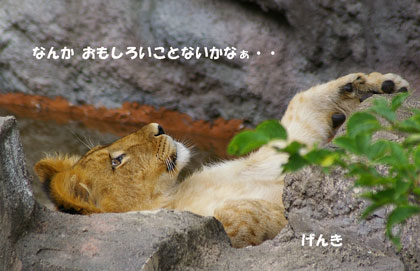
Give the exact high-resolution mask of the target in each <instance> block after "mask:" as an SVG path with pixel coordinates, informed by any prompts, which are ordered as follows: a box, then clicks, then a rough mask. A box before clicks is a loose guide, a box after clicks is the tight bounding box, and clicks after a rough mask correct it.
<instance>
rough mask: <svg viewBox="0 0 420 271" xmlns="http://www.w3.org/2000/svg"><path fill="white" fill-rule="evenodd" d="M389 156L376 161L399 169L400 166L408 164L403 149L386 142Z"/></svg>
mask: <svg viewBox="0 0 420 271" xmlns="http://www.w3.org/2000/svg"><path fill="white" fill-rule="evenodd" d="M387 145H388V149H389V155H386V156H384V157H381V158H380V159H377V162H378V163H382V164H387V165H390V166H392V167H394V168H397V169H398V168H401V166H403V165H406V164H408V158H407V155H406V153H405V152H404V149H403V148H402V147H401V145H399V144H398V143H396V142H392V141H387Z"/></svg>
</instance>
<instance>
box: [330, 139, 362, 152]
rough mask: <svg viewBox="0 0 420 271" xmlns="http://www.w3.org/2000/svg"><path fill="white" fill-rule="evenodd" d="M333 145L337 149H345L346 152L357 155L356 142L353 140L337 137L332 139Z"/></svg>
mask: <svg viewBox="0 0 420 271" xmlns="http://www.w3.org/2000/svg"><path fill="white" fill-rule="evenodd" d="M333 143H334V144H335V145H337V146H338V147H341V148H343V149H345V150H346V151H348V152H351V153H354V154H359V151H358V150H359V148H358V147H357V144H356V141H355V140H354V138H351V137H348V136H346V135H344V136H340V137H337V138H336V139H334V141H333Z"/></svg>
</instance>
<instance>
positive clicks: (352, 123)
mask: <svg viewBox="0 0 420 271" xmlns="http://www.w3.org/2000/svg"><path fill="white" fill-rule="evenodd" d="M379 129H381V124H380V123H379V121H378V120H377V119H376V118H375V117H374V116H373V115H371V114H369V113H366V112H357V113H355V114H353V116H351V117H350V119H349V121H348V122H347V134H348V135H349V136H350V137H355V136H356V135H359V134H362V133H363V134H365V133H370V134H372V133H373V132H376V131H378V130H379Z"/></svg>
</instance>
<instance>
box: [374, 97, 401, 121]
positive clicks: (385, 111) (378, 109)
mask: <svg viewBox="0 0 420 271" xmlns="http://www.w3.org/2000/svg"><path fill="white" fill-rule="evenodd" d="M373 104H374V106H372V107H371V108H370V109H369V111H373V112H375V113H376V114H378V115H380V116H382V117H384V118H385V119H386V120H388V121H389V122H391V123H394V122H395V119H396V115H395V112H394V111H393V110H392V109H391V108H390V107H389V105H388V102H387V101H386V100H385V99H383V98H381V99H376V100H374V101H373Z"/></svg>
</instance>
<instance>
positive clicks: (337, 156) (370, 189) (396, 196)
mask: <svg viewBox="0 0 420 271" xmlns="http://www.w3.org/2000/svg"><path fill="white" fill-rule="evenodd" d="M408 96H409V94H407V93H400V94H398V95H396V96H394V97H393V99H392V100H391V101H390V102H388V101H387V100H386V99H384V98H379V99H376V100H374V101H373V105H372V106H371V107H370V108H369V109H368V110H366V111H364V112H357V113H355V114H353V115H352V116H351V117H350V118H349V120H348V122H347V130H346V133H345V134H344V135H342V136H339V137H337V138H336V139H334V141H333V143H334V144H335V145H336V146H337V148H336V149H333V150H331V149H321V148H318V147H317V146H314V148H312V149H311V150H310V151H305V150H307V146H305V145H304V144H302V143H299V142H296V141H294V142H291V143H289V144H288V145H287V146H286V147H284V148H278V149H277V150H278V151H279V152H284V153H288V154H289V160H288V162H287V163H285V164H284V165H283V167H284V169H283V170H284V172H294V171H297V170H299V169H301V168H303V167H306V166H309V165H318V166H320V167H321V168H322V169H323V170H324V171H325V172H327V173H328V172H329V171H330V170H331V169H332V168H335V167H341V168H344V169H347V176H349V177H352V178H353V179H355V183H354V186H356V187H364V188H366V191H367V192H365V193H363V194H362V195H361V197H363V198H366V199H368V200H369V201H370V205H369V206H368V207H367V208H366V209H365V210H364V212H363V214H362V218H363V219H366V218H367V217H368V216H370V215H372V214H373V213H374V212H375V211H376V210H377V209H379V208H381V207H384V206H392V207H394V208H393V210H392V211H391V213H390V214H389V215H388V217H387V222H386V235H387V237H388V238H389V239H390V240H391V241H392V242H393V243H394V244H395V246H396V247H397V248H398V249H401V243H400V237H399V236H400V232H397V233H396V234H394V232H395V231H394V228H395V226H397V225H398V224H403V223H405V222H406V221H407V219H409V218H410V217H412V216H413V215H416V214H419V213H420V205H419V202H420V186H419V180H420V179H419V176H420V145H419V143H420V110H416V109H413V110H412V111H413V115H412V116H411V117H409V118H407V119H405V120H402V121H398V120H397V114H396V111H397V110H398V108H400V106H401V105H402V104H403V102H404V101H405V99H407V97H408ZM378 117H379V118H383V119H384V120H385V121H384V122H385V124H381V122H380V121H379V120H378ZM379 131H388V132H392V133H397V134H403V135H404V136H405V139H404V140H403V141H402V142H393V141H389V140H383V139H379V140H373V135H374V134H375V133H377V132H379ZM274 139H281V140H286V139H287V133H286V130H285V129H284V127H283V126H281V124H280V123H279V122H278V121H277V120H269V121H265V122H263V123H261V124H260V125H258V126H257V128H256V129H255V130H253V131H244V132H241V133H239V134H238V135H236V136H235V137H234V138H233V139H232V141H231V142H230V144H229V146H228V153H229V154H231V155H243V154H246V153H248V152H250V151H252V150H255V149H257V148H258V147H260V146H262V145H264V144H266V143H268V142H269V141H271V140H274ZM379 165H385V166H386V167H387V170H386V172H385V173H380V172H378V170H377V168H378V166H379Z"/></svg>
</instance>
